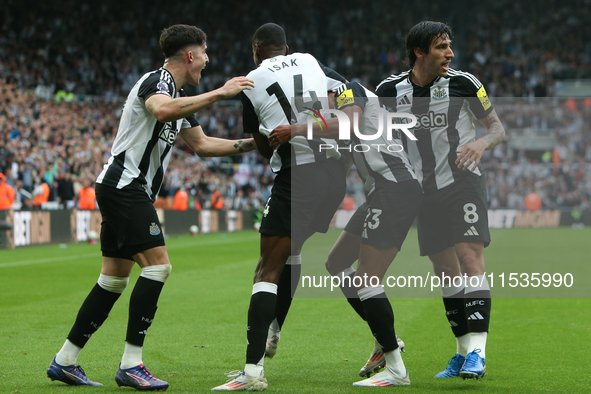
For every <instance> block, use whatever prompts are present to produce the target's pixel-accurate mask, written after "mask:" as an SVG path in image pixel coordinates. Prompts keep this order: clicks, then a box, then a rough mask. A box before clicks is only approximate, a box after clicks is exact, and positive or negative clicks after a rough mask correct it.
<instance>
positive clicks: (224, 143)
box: [180, 126, 256, 157]
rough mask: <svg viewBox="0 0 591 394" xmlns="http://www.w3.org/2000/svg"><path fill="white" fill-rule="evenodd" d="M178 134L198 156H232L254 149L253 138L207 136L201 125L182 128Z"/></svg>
mask: <svg viewBox="0 0 591 394" xmlns="http://www.w3.org/2000/svg"><path fill="white" fill-rule="evenodd" d="M180 136H181V138H182V139H183V141H185V143H186V144H187V145H188V146H189V148H191V149H192V150H193V152H195V153H197V155H199V156H200V157H220V156H232V155H238V154H241V153H245V152H250V151H251V150H255V149H256V145H255V143H254V139H252V138H246V139H243V140H226V139H223V138H216V137H208V136H206V135H205V134H204V133H203V129H202V128H201V126H196V127H191V128H189V129H182V130H181V132H180Z"/></svg>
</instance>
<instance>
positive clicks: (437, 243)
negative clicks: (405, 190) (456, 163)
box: [417, 174, 490, 256]
mask: <svg viewBox="0 0 591 394" xmlns="http://www.w3.org/2000/svg"><path fill="white" fill-rule="evenodd" d="M417 230H418V234H419V247H420V250H421V256H429V255H432V254H435V253H439V252H442V251H444V250H445V249H447V248H450V247H452V246H454V245H455V244H457V243H460V242H482V243H484V247H487V246H488V245H489V244H490V232H489V231H488V209H487V198H486V180H485V178H484V175H482V176H477V175H474V174H468V175H467V176H465V177H462V178H460V179H459V180H456V181H455V182H454V183H452V184H451V185H449V186H446V187H444V188H443V189H441V190H437V191H436V192H433V193H429V194H425V195H424V196H423V206H422V208H421V213H419V219H418V228H417Z"/></svg>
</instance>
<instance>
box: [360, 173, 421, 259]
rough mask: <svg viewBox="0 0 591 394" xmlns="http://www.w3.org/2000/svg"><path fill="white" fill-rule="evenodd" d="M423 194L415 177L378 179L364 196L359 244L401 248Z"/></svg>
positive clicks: (418, 208)
mask: <svg viewBox="0 0 591 394" xmlns="http://www.w3.org/2000/svg"><path fill="white" fill-rule="evenodd" d="M422 196H423V191H422V189H421V185H420V184H419V182H418V181H417V180H415V179H412V180H409V181H404V182H400V183H396V182H390V181H379V182H377V183H376V188H375V190H374V191H373V192H372V193H371V194H370V195H369V196H368V198H367V208H366V210H365V217H364V222H363V229H362V232H361V243H363V244H366V245H371V246H376V247H379V248H393V247H397V248H398V250H400V249H401V248H402V244H403V242H404V240H405V238H406V235H407V234H408V230H409V229H410V228H411V226H412V223H413V222H414V220H415V218H416V216H417V215H418V213H419V210H420V208H421V199H422ZM354 216H355V215H354Z"/></svg>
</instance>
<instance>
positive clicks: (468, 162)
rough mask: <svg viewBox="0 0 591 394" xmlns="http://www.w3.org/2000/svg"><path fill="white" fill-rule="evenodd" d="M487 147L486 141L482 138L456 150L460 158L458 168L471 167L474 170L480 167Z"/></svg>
mask: <svg viewBox="0 0 591 394" xmlns="http://www.w3.org/2000/svg"><path fill="white" fill-rule="evenodd" d="M486 148H487V144H486V142H484V141H482V140H480V139H478V140H476V141H472V142H470V143H468V144H466V145H464V146H463V147H462V149H460V150H457V151H456V152H457V153H458V158H457V159H456V164H457V165H458V168H459V169H460V170H464V171H465V170H467V169H468V168H471V169H472V171H474V170H475V169H476V167H478V164H480V159H481V158H482V155H483V154H484V151H485V150H486Z"/></svg>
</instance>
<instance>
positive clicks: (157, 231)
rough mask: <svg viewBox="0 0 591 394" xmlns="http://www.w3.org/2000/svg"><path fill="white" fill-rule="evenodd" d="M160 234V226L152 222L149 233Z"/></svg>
mask: <svg viewBox="0 0 591 394" xmlns="http://www.w3.org/2000/svg"><path fill="white" fill-rule="evenodd" d="M158 234H160V227H158V225H157V224H156V223H154V222H152V224H151V225H150V235H158Z"/></svg>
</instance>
